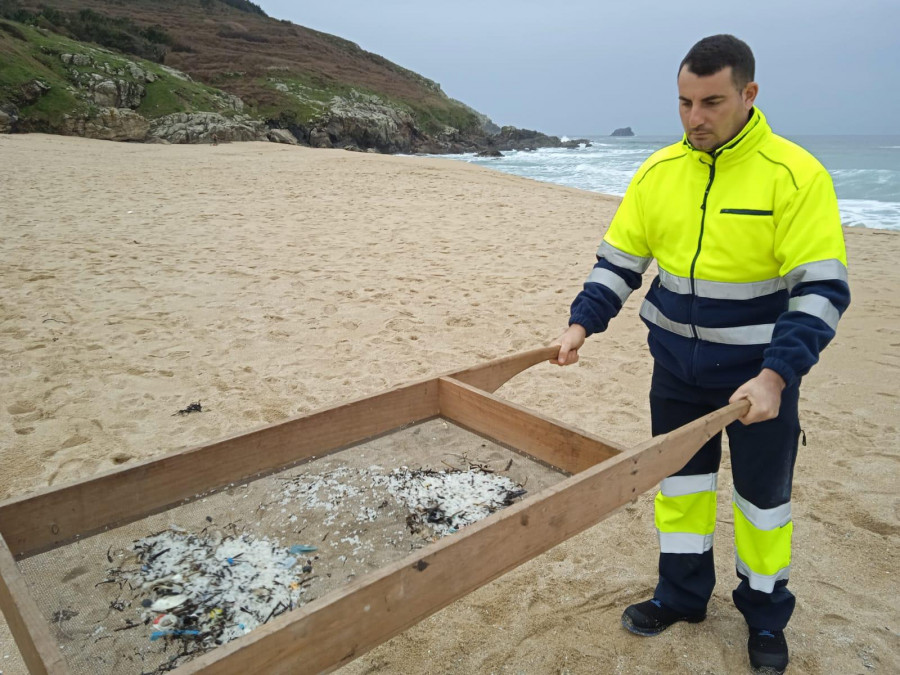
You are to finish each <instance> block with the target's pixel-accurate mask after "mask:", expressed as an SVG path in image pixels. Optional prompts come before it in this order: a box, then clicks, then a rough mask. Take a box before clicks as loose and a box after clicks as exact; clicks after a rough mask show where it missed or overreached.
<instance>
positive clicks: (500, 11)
mask: <svg viewBox="0 0 900 675" xmlns="http://www.w3.org/2000/svg"><path fill="white" fill-rule="evenodd" d="M258 4H259V5H260V6H261V7H262V8H263V9H264V10H265V11H266V13H268V14H269V15H270V16H272V17H274V18H278V19H289V20H291V21H293V22H294V23H297V24H300V25H303V26H308V27H310V28H314V29H316V30H320V31H324V32H326V33H332V34H334V35H338V36H340V37H343V38H346V39H348V40H352V41H353V42H356V43H357V44H359V46H360V47H362V48H363V49H366V50H368V51H370V52H375V53H376V54H380V55H382V56H384V57H386V58H388V59H390V60H391V61H394V62H395V63H397V64H399V65H401V66H404V67H405V68H409V69H410V70H414V71H416V72H418V73H420V74H422V75H424V76H426V77H428V78H430V79H432V80H435V81H436V82H438V83H440V85H441V87H442V88H443V90H444V92H446V93H447V94H448V95H449V96H452V97H453V98H456V99H459V100H461V101H463V102H464V103H466V104H468V105H470V106H472V107H473V108H475V109H476V110H478V111H480V112H483V113H486V114H487V115H489V116H490V117H491V118H492V119H493V120H494V121H495V122H496V123H497V124H501V125H503V124H513V125H515V126H518V127H525V128H530V129H538V130H540V131H544V132H546V133H553V134H559V135H562V134H566V135H569V136H575V135H579V134H608V133H609V132H611V131H612V130H613V129H614V128H616V127H622V126H631V127H632V128H633V129H634V131H635V133H637V134H680V133H681V127H680V123H679V121H678V113H677V106H676V102H677V91H676V87H675V76H676V70H677V67H678V63H679V62H680V61H681V59H682V58H683V56H684V54H685V53H686V52H687V50H688V49H689V48H690V47H691V45H692V44H693V43H694V42H696V41H697V40H698V39H700V38H701V37H704V36H706V35H711V34H714V33H725V32H727V33H733V34H734V35H737V36H738V37H740V38H741V39H742V40H744V41H745V42H747V43H748V44H749V45H750V47H751V48H752V49H753V52H754V54H755V56H756V80H757V81H758V82H759V85H760V94H759V98H758V99H757V103H758V104H759V107H760V108H761V109H762V110H763V111H764V112H765V113H766V116H767V117H768V119H769V122H770V123H771V124H772V127H773V128H774V129H775V131H776V132H779V133H783V134H788V135H794V136H796V135H800V134H853V133H865V134H900V37H898V31H900V1H898V0H755V1H754V2H742V3H737V2H725V1H722V0H718V1H713V0H693V1H692V2H672V1H669V0H630V2H624V0H623V1H620V2H600V1H599V0H592V1H588V0H559V1H558V2H551V1H549V0H540V1H538V0H515V1H513V0H452V1H448V2H428V1H427V0H381V1H377V0H328V1H327V2H317V3H296V2H295V1H289V0H263V1H261V2H260V1H258Z"/></svg>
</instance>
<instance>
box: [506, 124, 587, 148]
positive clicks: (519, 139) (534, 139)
mask: <svg viewBox="0 0 900 675" xmlns="http://www.w3.org/2000/svg"><path fill="white" fill-rule="evenodd" d="M490 140H491V141H493V143H494V145H496V147H497V148H498V149H500V150H525V151H530V150H535V149H537V148H577V147H578V146H579V145H581V144H584V145H585V146H590V141H589V140H587V139H586V138H576V139H575V140H570V141H562V140H560V138H559V136H548V135H547V134H542V133H541V132H540V131H534V130H532V129H517V128H516V127H509V126H507V127H502V128H501V129H500V133H499V134H496V135H495V136H492V137H491V139H490Z"/></svg>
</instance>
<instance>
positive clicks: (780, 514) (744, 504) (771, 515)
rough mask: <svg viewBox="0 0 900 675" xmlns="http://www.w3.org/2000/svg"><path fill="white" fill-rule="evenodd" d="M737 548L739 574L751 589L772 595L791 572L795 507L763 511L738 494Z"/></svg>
mask: <svg viewBox="0 0 900 675" xmlns="http://www.w3.org/2000/svg"><path fill="white" fill-rule="evenodd" d="M732 506H733V509H734V548H735V565H736V566H737V570H738V572H740V573H741V574H743V575H744V576H745V577H747V579H748V581H749V583H750V588H752V589H754V590H756V591H762V592H764V593H771V592H772V589H774V588H775V583H776V582H777V581H780V580H781V579H787V578H788V576H789V574H790V569H791V534H792V533H793V531H794V523H793V521H792V520H791V504H790V502H788V503H787V504H782V505H780V506H776V507H775V508H771V509H760V508H757V507H756V506H754V505H753V504H751V503H750V502H749V501H747V500H746V499H744V498H743V497H741V495H739V494H738V492H737V490H735V491H734V501H733V504H732Z"/></svg>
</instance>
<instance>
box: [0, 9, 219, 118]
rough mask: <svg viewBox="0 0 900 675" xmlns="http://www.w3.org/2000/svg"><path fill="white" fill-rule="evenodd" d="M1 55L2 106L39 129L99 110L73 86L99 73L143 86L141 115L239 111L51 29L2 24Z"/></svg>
mask: <svg viewBox="0 0 900 675" xmlns="http://www.w3.org/2000/svg"><path fill="white" fill-rule="evenodd" d="M63 54H72V55H82V56H84V57H86V58H87V59H89V61H88V62H87V63H85V64H82V65H79V64H74V63H70V64H66V63H64V62H63V60H62V58H61V57H62V55H63ZM0 55H2V58H0V103H3V102H9V103H13V104H14V105H16V106H17V107H18V108H19V112H20V113H21V116H22V117H23V118H27V119H28V120H29V125H28V126H29V128H31V129H33V130H50V129H53V128H55V127H58V126H59V125H60V123H61V122H62V120H63V117H64V116H65V115H68V116H70V117H84V116H89V115H90V114H91V113H94V112H96V110H97V106H96V104H94V103H93V102H92V101H91V100H90V98H89V97H88V96H87V95H86V92H85V91H83V90H81V89H79V88H78V87H76V86H73V85H74V83H75V82H79V81H83V80H86V79H89V78H90V77H91V76H92V75H94V74H96V75H100V76H101V77H103V78H114V79H116V80H119V81H125V82H130V83H136V84H140V85H141V86H143V87H144V89H145V94H144V97H143V98H142V99H141V103H140V106H139V107H138V108H137V111H138V112H139V113H141V114H142V115H144V117H146V118H148V119H154V118H157V117H161V116H163V115H168V114H170V113H175V112H190V111H196V110H204V111H215V112H222V113H223V114H226V115H228V114H231V113H232V112H233V110H231V108H230V103H229V101H228V95H227V94H226V93H225V92H222V91H221V90H218V89H215V88H214V87H211V86H209V85H206V84H203V83H200V82H192V81H190V80H187V79H182V78H179V77H177V76H175V75H173V74H172V73H171V72H169V71H167V70H166V69H165V67H164V66H161V65H159V64H156V63H153V62H150V61H143V60H140V59H135V58H125V57H123V56H119V55H117V54H114V53H112V52H110V51H107V50H104V49H100V48H97V47H91V46H89V45H85V44H84V43H81V42H78V41H75V40H71V39H69V38H66V37H63V36H61V35H58V34H56V33H53V32H51V31H48V30H46V29H41V28H37V27H33V26H28V25H25V24H20V23H13V22H10V21H3V20H0ZM132 66H137V67H138V68H139V69H140V70H143V71H144V72H146V73H152V75H154V76H155V77H156V80H155V81H153V82H145V81H143V79H141V80H140V81H139V80H137V79H135V74H134V73H133V72H132ZM35 81H37V82H39V83H40V84H38V85H35V84H34V83H35ZM43 87H48V88H47V89H46V90H43ZM36 88H37V89H36ZM41 90H43V93H40V91H41ZM33 91H37V92H38V93H33Z"/></svg>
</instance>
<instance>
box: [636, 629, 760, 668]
mask: <svg viewBox="0 0 900 675" xmlns="http://www.w3.org/2000/svg"><path fill="white" fill-rule="evenodd" d="M705 619H706V615H705V614H704V615H703V616H701V617H690V618H688V617H684V618H683V619H678V620H677V621H673V622H672V623H671V624H669V626H671V625H672V624H675V623H678V622H679V621H687V622H688V623H700V622H701V621H704V620H705ZM622 625H623V626H624V627H625V630H627V631H629V632H630V633H634V634H635V635H640V636H641V637H653V636H654V635H659V634H660V633H662V632H663V631H664V630H666V628H669V626H664V627H662V628H660V629H659V630H653V629H649V628H641V627H640V626H636V625H635V624H634V622H633V621H632V620H631V617H630V616H628V615H627V614H623V615H622ZM764 675H770V674H769V673H765V674H764Z"/></svg>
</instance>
